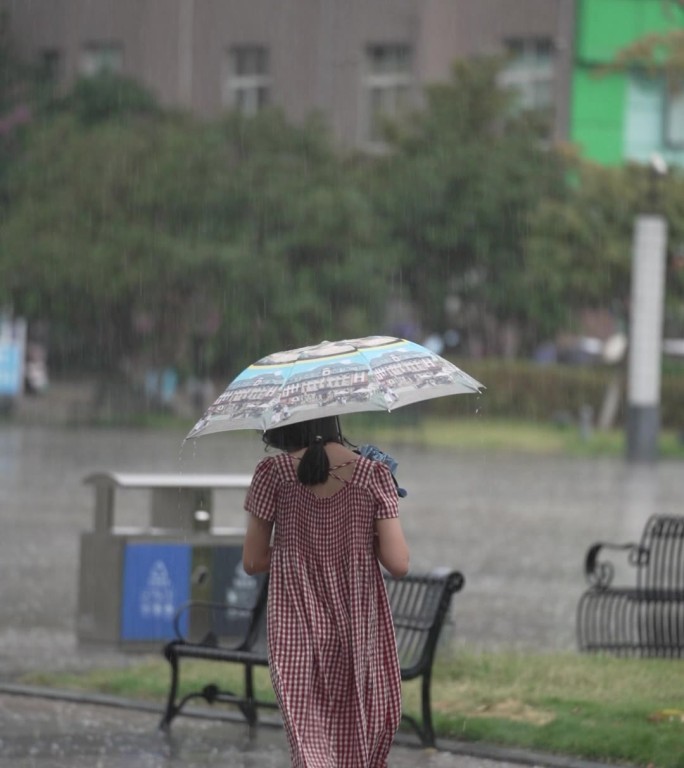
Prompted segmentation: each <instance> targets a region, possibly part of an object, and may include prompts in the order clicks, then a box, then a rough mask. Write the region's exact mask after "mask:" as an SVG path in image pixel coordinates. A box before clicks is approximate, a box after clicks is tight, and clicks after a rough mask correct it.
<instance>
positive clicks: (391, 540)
mask: <svg viewBox="0 0 684 768" xmlns="http://www.w3.org/2000/svg"><path fill="white" fill-rule="evenodd" d="M264 442H266V444H267V445H268V446H272V447H274V448H278V449H280V450H281V451H282V453H281V454H279V455H277V456H270V457H267V458H265V459H262V460H261V461H260V462H259V464H258V465H257V467H256V469H255V472H254V476H253V478H252V484H251V486H250V489H249V491H248V493H247V498H246V501H245V508H246V510H247V511H248V512H249V521H248V524H247V533H246V536H245V542H244V550H243V565H244V568H245V570H246V571H247V573H259V572H265V571H270V581H269V596H268V646H269V668H270V673H271V680H272V682H273V687H274V689H275V692H276V696H277V698H278V703H279V706H280V711H281V713H282V716H283V721H284V724H285V729H286V733H287V738H288V742H289V746H290V755H291V759H292V765H293V766H294V767H295V768H384V767H385V766H386V765H387V756H388V754H389V751H390V747H391V744H392V740H393V738H394V734H395V732H396V730H397V728H398V726H399V721H400V718H401V677H400V671H399V662H398V658H397V650H396V643H395V636H394V628H393V625H392V615H391V613H390V608H389V603H388V600H387V594H386V592H385V585H384V581H383V578H382V573H381V571H380V567H379V565H378V561H379V562H380V563H381V564H382V565H383V566H384V567H385V568H386V569H387V570H388V571H389V572H390V573H391V574H392V575H393V576H404V575H405V574H406V572H407V571H408V561H409V554H408V547H407V545H406V541H405V539H404V534H403V531H402V528H401V524H400V522H399V519H398V505H397V487H396V484H395V482H394V479H393V476H392V474H391V472H390V470H389V469H388V468H387V467H386V466H385V465H384V464H383V463H381V462H380V461H372V460H370V459H367V458H365V457H363V456H360V455H359V454H358V453H355V452H354V451H352V450H351V449H350V448H349V447H348V444H347V443H346V441H345V440H344V438H343V437H342V435H341V433H340V429H339V421H338V420H337V418H335V417H330V418H323V419H314V420H311V421H305V422H300V423H297V424H292V425H286V426H283V427H277V428H274V429H269V430H267V431H266V432H265V433H264ZM274 528H275V533H274V536H273V543H272V544H271V534H272V531H273V529H274Z"/></svg>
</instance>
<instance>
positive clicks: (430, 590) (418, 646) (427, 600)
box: [385, 571, 464, 680]
mask: <svg viewBox="0 0 684 768" xmlns="http://www.w3.org/2000/svg"><path fill="white" fill-rule="evenodd" d="M463 583H464V580H463V576H462V575H461V574H460V573H458V572H457V571H447V572H444V573H439V574H438V573H434V574H426V575H414V574H410V575H408V576H405V577H404V578H403V579H393V578H392V577H391V576H387V575H386V576H385V584H386V586H387V596H388V598H389V603H390V608H391V610H392V619H393V621H394V631H395V634H396V638H397V651H398V653H399V663H400V666H401V671H402V677H403V678H404V679H405V680H408V679H411V678H412V677H417V676H418V675H420V674H422V673H423V672H424V671H426V670H427V669H429V667H430V665H431V664H432V657H433V656H434V652H435V648H436V645H437V640H438V638H439V633H440V631H441V628H442V624H443V623H444V620H445V618H446V615H447V613H448V611H449V606H450V604H451V597H452V595H453V594H454V592H457V591H458V590H459V589H461V588H462V587H463Z"/></svg>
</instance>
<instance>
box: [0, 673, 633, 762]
mask: <svg viewBox="0 0 684 768" xmlns="http://www.w3.org/2000/svg"><path fill="white" fill-rule="evenodd" d="M0 694H5V695H8V696H25V697H27V698H40V699H51V700H54V701H66V702H69V703H71V704H90V705H94V706H103V707H115V708H118V709H128V710H133V711H139V712H148V713H150V714H156V715H159V717H160V718H161V716H162V714H163V709H162V708H161V707H160V706H159V705H158V704H151V703H148V702H144V701H135V700H134V699H126V698H123V697H121V696H110V695H107V694H102V693H83V692H77V691H69V690H65V689H62V688H48V687H45V686H39V685H22V684H19V683H0ZM182 716H183V717H191V718H195V719H200V720H217V721H224V722H230V723H235V724H244V722H245V721H244V718H243V717H242V716H241V715H239V714H238V713H233V712H224V711H220V710H213V709H209V708H201V707H187V708H184V709H183V715H182ZM259 725H261V726H266V727H269V728H282V721H281V720H280V719H279V718H274V717H267V716H266V717H262V716H260V717H259ZM395 742H396V743H397V744H400V745H401V746H402V747H410V748H413V749H416V750H418V749H424V747H422V745H420V744H416V741H415V738H411V737H410V736H409V735H408V734H402V733H398V734H397V736H396V738H395ZM436 750H437V751H441V752H450V753H452V754H455V755H464V756H468V757H475V758H482V759H484V760H493V761H496V762H508V763H518V764H520V765H526V766H543V768H607V766H608V764H607V763H597V762H593V761H590V760H584V759H581V758H575V757H568V756H566V755H556V754H552V753H549V752H536V751H534V750H529V749H520V748H517V747H498V746H495V745H493V744H483V743H481V742H470V741H455V740H450V739H438V741H437V746H436ZM621 768H636V767H635V766H629V765H627V764H621Z"/></svg>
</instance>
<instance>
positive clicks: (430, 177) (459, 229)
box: [374, 59, 564, 353]
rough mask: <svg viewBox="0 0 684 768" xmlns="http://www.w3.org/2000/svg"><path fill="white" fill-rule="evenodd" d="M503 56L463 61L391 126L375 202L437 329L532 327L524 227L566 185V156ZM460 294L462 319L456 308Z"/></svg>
mask: <svg viewBox="0 0 684 768" xmlns="http://www.w3.org/2000/svg"><path fill="white" fill-rule="evenodd" d="M500 65H501V63H500V62H499V61H497V60H494V59H485V60H470V61H461V62H457V63H456V64H455V65H454V69H453V75H452V79H451V81H450V82H448V83H446V84H442V85H435V86H432V87H430V88H429V89H428V91H427V96H426V105H425V109H424V110H423V111H421V113H420V114H418V115H416V116H415V117H414V119H413V121H412V123H411V125H410V126H409V127H407V128H406V129H404V130H399V131H395V132H394V133H391V134H390V136H389V138H390V142H391V147H392V151H391V152H390V154H389V155H388V156H387V157H386V159H384V161H381V162H380V163H378V168H377V169H374V174H375V178H376V179H377V181H376V184H375V185H374V189H375V192H376V194H375V201H376V207H377V210H378V211H379V214H380V216H381V217H382V218H383V219H384V220H385V221H386V223H387V226H388V229H389V231H390V233H391V236H392V237H393V238H394V239H395V241H396V242H397V250H398V252H400V253H401V254H403V259H402V263H403V281H404V285H405V286H406V290H407V292H408V293H409V295H410V298H411V300H412V301H414V302H416V303H417V305H418V306H419V307H420V310H421V316H422V318H423V320H424V323H425V324H426V326H427V327H426V330H438V331H441V330H444V328H445V324H447V323H449V322H450V320H451V321H455V322H457V323H460V324H461V326H462V328H464V329H465V330H466V331H467V330H468V329H470V332H471V334H475V333H478V332H479V331H478V330H477V329H480V330H481V329H484V328H485V327H487V325H488V324H489V325H493V326H494V328H493V330H494V331H495V332H494V333H492V335H491V336H490V338H489V339H486V340H485V341H486V344H487V351H488V352H490V353H496V352H498V351H500V349H499V345H498V341H497V339H498V336H497V333H496V330H497V329H498V328H499V327H500V326H501V325H502V324H507V323H508V324H515V325H516V326H517V327H520V328H523V327H527V328H531V326H532V324H533V323H534V321H535V318H534V317H533V315H532V310H533V305H531V304H530V302H529V301H528V296H527V285H526V281H525V274H526V269H527V265H526V252H525V235H526V233H527V230H528V228H529V226H530V217H531V215H532V213H533V211H534V210H535V208H536V206H537V205H538V204H539V203H540V201H541V200H543V199H544V197H545V196H547V195H550V194H556V193H557V190H558V189H559V188H562V186H563V185H564V179H563V173H562V171H563V168H562V163H561V162H560V160H559V156H558V155H557V154H556V153H555V152H553V151H551V150H550V149H549V148H548V147H547V145H546V143H545V142H544V141H543V140H542V136H543V133H542V130H541V128H542V126H541V125H540V123H539V121H538V120H537V118H536V116H534V115H530V114H525V113H521V112H520V111H519V110H517V109H516V107H515V99H514V95H513V94H512V93H511V92H510V91H506V90H503V89H501V88H499V87H498V85H497V77H498V73H499V68H500ZM449 296H452V297H455V298H456V299H457V300H458V302H459V303H460V306H461V307H462V312H461V317H460V318H459V317H457V318H449V317H447V316H446V315H445V309H444V307H445V300H446V299H447V298H448V297H449Z"/></svg>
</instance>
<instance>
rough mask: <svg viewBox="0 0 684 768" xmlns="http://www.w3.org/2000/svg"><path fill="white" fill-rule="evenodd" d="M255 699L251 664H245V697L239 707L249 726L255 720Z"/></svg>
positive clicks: (254, 722) (253, 724) (253, 723)
mask: <svg viewBox="0 0 684 768" xmlns="http://www.w3.org/2000/svg"><path fill="white" fill-rule="evenodd" d="M255 702H256V699H255V697H254V671H253V667H252V665H251V664H245V699H244V701H243V702H241V703H240V705H239V706H240V709H241V710H242V714H243V715H244V716H245V720H247V723H248V724H249V727H250V728H253V727H254V726H255V725H256V722H257V709H256V703H255Z"/></svg>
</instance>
